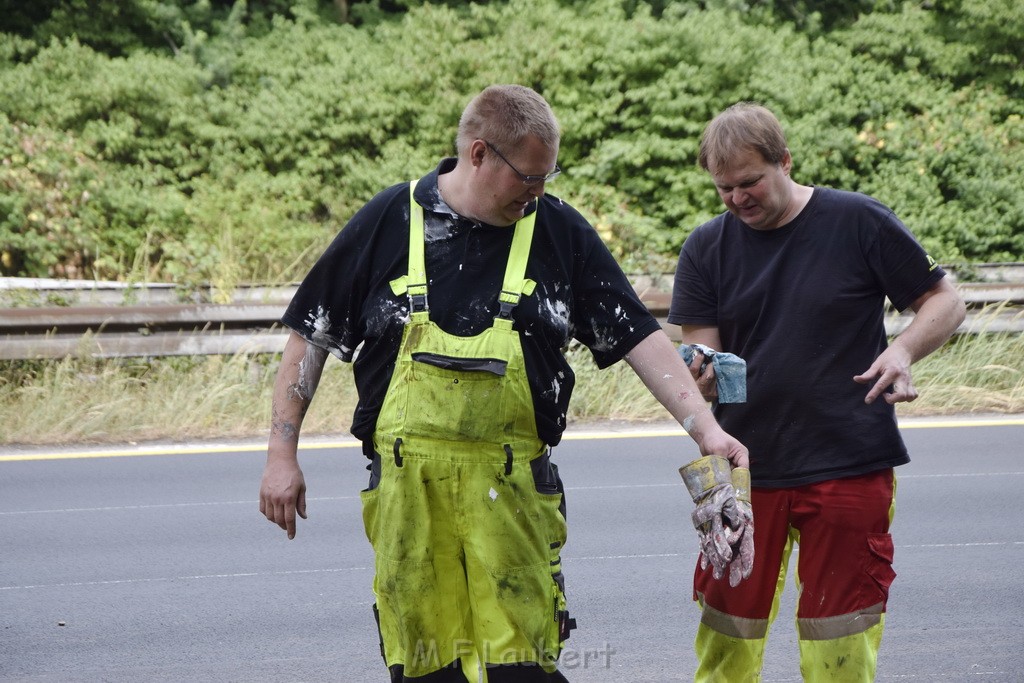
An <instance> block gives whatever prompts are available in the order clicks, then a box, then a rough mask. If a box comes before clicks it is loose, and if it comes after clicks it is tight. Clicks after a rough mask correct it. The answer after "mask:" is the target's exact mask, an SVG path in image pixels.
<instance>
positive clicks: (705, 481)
mask: <svg viewBox="0 0 1024 683" xmlns="http://www.w3.org/2000/svg"><path fill="white" fill-rule="evenodd" d="M679 474H680V475H681V476H682V477H683V483H685V484H686V490H687V491H689V492H690V497H691V498H693V502H694V503H697V504H700V502H701V501H702V500H704V499H705V498H706V497H707V496H708V494H709V493H711V492H712V491H714V490H715V489H717V488H718V487H720V486H722V485H724V484H730V485H731V484H732V483H733V479H732V477H733V475H732V467H731V466H730V464H729V460H728V458H723V457H722V456H720V455H706V456H704V457H702V458H698V459H697V460H694V461H693V462H691V463H689V464H687V465H683V466H682V467H680V468H679ZM748 482H749V473H748ZM747 490H748V492H749V490H750V486H749V485H748V486H747Z"/></svg>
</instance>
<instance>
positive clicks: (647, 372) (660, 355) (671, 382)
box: [626, 332, 749, 467]
mask: <svg viewBox="0 0 1024 683" xmlns="http://www.w3.org/2000/svg"><path fill="white" fill-rule="evenodd" d="M626 362H627V363H629V366H630V367H631V368H633V371H634V372H635V373H636V374H637V375H638V376H639V377H640V379H641V380H643V383H644V385H645V386H646V387H647V388H648V389H649V390H650V392H651V394H653V395H654V397H655V398H656V399H658V402H660V403H661V404H662V405H663V406H665V408H666V409H667V410H668V412H669V413H671V414H672V417H674V418H675V419H676V421H678V422H679V424H681V425H682V426H683V429H685V430H686V432H687V433H688V434H690V436H691V437H693V440H694V441H696V442H697V446H698V447H699V448H700V452H701V453H702V454H704V455H711V454H715V455H721V456H723V457H726V458H728V459H729V460H730V461H731V462H732V464H733V466H735V467H747V466H748V459H749V456H748V453H747V449H746V447H745V446H744V445H743V444H741V443H740V442H739V441H738V440H736V439H735V438H734V437H732V436H730V435H729V434H727V433H726V432H725V430H723V429H722V428H721V427H720V426H719V424H718V422H717V421H716V420H715V417H714V415H712V414H711V410H710V409H709V408H708V406H707V404H706V403H705V402H704V399H703V398H702V397H701V394H700V390H699V389H698V388H697V384H696V383H695V382H694V380H693V377H691V376H690V370H689V368H687V367H686V364H685V363H684V362H683V359H682V358H680V357H679V353H678V351H676V347H675V345H674V344H672V341H671V340H670V339H669V338H668V336H667V335H666V334H665V333H664V332H655V333H654V334H651V335H649V336H648V337H647V338H645V339H644V340H643V341H641V342H640V343H639V344H637V345H636V346H635V347H633V349H632V350H630V352H629V353H627V354H626Z"/></svg>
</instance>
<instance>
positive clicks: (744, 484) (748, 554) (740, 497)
mask: <svg viewBox="0 0 1024 683" xmlns="http://www.w3.org/2000/svg"><path fill="white" fill-rule="evenodd" d="M732 487H733V490H734V491H735V493H736V513H737V516H736V518H730V519H727V520H726V523H727V525H728V527H729V530H728V531H727V535H728V539H727V540H728V543H729V548H730V549H731V550H732V560H731V561H730V563H729V585H730V586H733V587H735V586H738V585H739V584H740V581H742V580H743V579H747V578H750V572H751V571H752V570H753V569H754V512H753V509H752V508H751V506H750V470H749V469H747V468H746V467H737V468H735V469H734V470H733V471H732ZM730 512H731V511H730Z"/></svg>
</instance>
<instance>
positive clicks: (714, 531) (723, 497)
mask: <svg viewBox="0 0 1024 683" xmlns="http://www.w3.org/2000/svg"><path fill="white" fill-rule="evenodd" d="M731 470H732V468H731V467H730V465H729V461H728V459H726V458H723V457H722V456H720V455H708V456H704V457H702V458H699V459H697V460H694V461H693V462H691V463H690V464H688V465H684V466H683V467H680V468H679V474H680V475H681V476H682V477H683V483H684V484H686V490H687V491H689V493H690V497H691V498H693V502H694V503H695V504H696V506H697V507H696V508H695V509H694V510H693V513H692V515H691V517H692V519H693V526H694V528H695V529H696V530H697V538H698V539H699V541H700V552H701V555H700V566H701V569H707V566H708V564H710V565H711V573H712V575H713V576H714V577H715V578H716V579H720V578H722V577H723V576H724V575H725V571H726V569H727V568H728V566H729V562H730V561H731V560H732V558H733V550H732V545H731V544H730V542H729V540H730V537H732V536H734V535H735V529H733V528H732V527H733V525H734V524H735V525H736V526H739V523H740V520H741V518H742V513H741V512H740V509H739V507H738V504H737V502H736V490H735V489H734V488H733V485H732V471H731ZM727 524H728V528H727V526H726V525H727ZM741 533H742V532H741ZM736 540H737V541H738V542H739V541H742V535H740V536H737V537H736Z"/></svg>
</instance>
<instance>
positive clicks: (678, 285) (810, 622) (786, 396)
mask: <svg viewBox="0 0 1024 683" xmlns="http://www.w3.org/2000/svg"><path fill="white" fill-rule="evenodd" d="M699 161H700V165H701V166H702V167H703V168H704V169H705V170H706V171H707V172H708V173H709V174H710V175H711V179H712V181H713V182H714V184H715V188H716V189H717V190H718V194H719V196H720V197H721V198H722V202H723V203H724V204H725V208H726V209H727V211H726V212H725V213H722V214H721V215H719V216H718V217H716V218H714V219H713V220H711V221H710V222H708V223H706V224H704V225H702V226H700V227H698V228H697V229H696V230H695V231H694V232H693V233H692V234H691V235H690V236H689V237H688V238H687V240H686V243H685V244H684V245H683V249H682V253H681V254H680V256H679V266H678V269H677V270H676V280H675V288H674V291H673V297H672V306H671V310H670V312H669V322H672V323H675V324H678V325H681V326H682V332H683V340H684V342H685V343H686V344H703V345H705V346H706V347H709V348H710V349H713V350H715V351H716V352H719V351H721V352H727V353H733V354H736V355H737V356H740V357H741V358H743V359H744V360H745V361H746V365H747V378H746V379H747V385H746V395H747V401H746V402H745V403H725V402H722V403H718V404H717V405H716V407H715V415H716V417H717V418H718V419H719V421H720V422H721V424H722V425H723V426H724V427H725V428H726V429H727V430H729V432H730V433H732V434H735V435H737V436H738V437H739V438H740V439H741V440H742V441H743V442H744V443H746V444H747V445H748V446H749V447H750V477H751V484H752V487H751V505H752V510H753V515H754V518H755V519H756V520H757V534H756V535H755V537H754V557H756V558H757V559H756V562H755V563H754V567H753V571H752V573H751V575H750V577H749V579H748V580H746V581H744V582H742V583H740V584H739V585H731V584H730V583H728V582H726V581H725V580H724V579H723V578H716V577H715V576H714V574H713V572H712V571H711V570H710V569H704V568H702V567H700V566H698V567H697V569H696V571H695V576H694V600H696V601H698V602H699V603H700V605H701V607H702V610H703V615H702V617H701V623H700V625H699V627H698V632H697V639H696V650H697V655H698V660H699V668H698V670H697V674H696V676H695V680H697V681H701V682H704V681H722V682H728V683H732V682H734V681H756V680H760V671H761V665H762V661H763V655H764V645H765V639H766V637H767V634H768V628H769V626H770V623H771V619H772V617H773V616H774V612H773V610H774V608H775V607H777V605H778V602H777V601H778V597H779V592H781V590H782V586H783V585H784V580H785V574H786V568H787V565H788V561H789V557H790V554H791V551H792V549H793V547H794V545H799V547H800V553H799V562H798V571H797V580H798V584H799V588H800V592H799V603H798V608H797V615H796V616H797V628H798V632H799V642H800V670H801V672H802V673H803V677H804V680H807V681H842V682H849V683H852V682H855V681H856V682H861V681H863V682H867V681H872V680H874V676H875V664H876V658H877V653H878V648H879V645H880V642H881V637H882V628H883V626H884V623H885V609H886V601H887V599H888V595H889V585H890V583H891V582H892V580H893V578H894V577H895V573H894V572H893V570H892V561H893V543H892V538H891V536H890V535H889V525H890V522H891V519H892V513H893V503H894V497H895V488H896V480H895V475H894V471H893V468H894V467H896V466H898V465H902V464H905V463H907V462H909V460H910V458H909V456H908V454H907V449H906V446H905V445H904V443H903V439H902V438H901V436H900V432H899V429H898V427H897V424H896V417H895V411H894V404H896V403H897V402H900V401H913V400H914V399H915V398H917V389H916V388H915V387H914V382H913V378H912V376H911V370H910V367H911V364H912V363H914V362H915V361H917V360H920V359H921V358H923V357H924V356H926V355H928V354H929V353H931V352H932V351H934V350H935V349H937V348H938V347H939V346H941V345H942V344H943V343H944V342H945V341H946V340H947V339H948V338H949V337H950V335H951V334H952V333H953V332H954V331H955V330H956V329H957V327H958V326H959V325H960V323H961V322H962V321H963V319H964V315H965V308H964V303H963V301H962V299H961V298H960V296H959V294H958V293H957V292H956V290H955V289H954V288H953V286H952V285H951V284H950V282H949V280H948V279H947V278H946V277H945V273H944V272H943V270H942V269H941V268H939V267H938V266H937V265H936V263H935V262H934V261H933V260H932V259H931V258H930V257H929V256H928V254H926V253H925V251H924V249H922V248H921V246H920V245H919V244H918V243H917V241H916V240H915V239H914V237H913V236H912V235H911V233H910V232H909V231H908V230H907V229H906V227H904V225H903V224H902V223H901V222H900V221H899V219H897V218H896V216H895V215H894V214H893V212H892V211H891V210H890V209H888V208H887V207H885V206H883V205H882V204H881V203H880V202H878V201H876V200H874V199H872V198H870V197H867V196H865V195H862V194H857V193H853V192H842V191H839V190H833V189H828V188H824V187H812V186H807V185H800V184H798V183H796V182H795V181H794V180H793V179H792V177H790V172H791V170H792V168H793V159H792V157H791V155H790V151H789V149H788V147H787V144H786V138H785V135H784V134H783V131H782V126H781V125H780V124H779V122H778V120H777V119H776V117H775V115H774V114H772V112H770V111H769V110H768V109H766V108H764V107H762V106H760V105H757V104H753V103H746V102H744V103H740V104H736V105H734V106H732V107H730V108H728V109H726V110H725V111H724V112H722V113H721V114H719V115H718V116H717V117H715V119H714V120H713V121H711V123H710V124H709V125H708V126H707V128H706V130H705V132H704V135H703V138H702V140H701V145H700V157H699ZM887 297H888V299H889V300H890V301H891V302H892V304H893V306H895V307H896V308H897V309H898V310H900V311H902V310H904V309H906V308H911V309H912V310H913V311H914V312H915V314H916V315H915V316H914V318H913V321H912V322H911V323H910V325H909V326H908V327H907V328H906V329H905V330H904V331H903V332H902V333H901V334H900V335H899V336H898V337H896V338H895V340H893V341H892V343H889V342H888V341H887V336H886V331H885V325H884V303H885V299H886V298H887ZM706 360H707V359H706V358H704V356H703V354H700V353H697V354H695V357H694V359H693V362H692V363H691V366H690V367H691V371H692V372H693V373H694V376H695V377H697V384H698V386H699V387H700V388H701V391H702V392H703V394H704V397H705V398H706V399H707V400H709V401H715V399H716V398H717V389H716V384H717V383H716V377H715V371H714V365H713V364H712V363H707V362H706Z"/></svg>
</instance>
